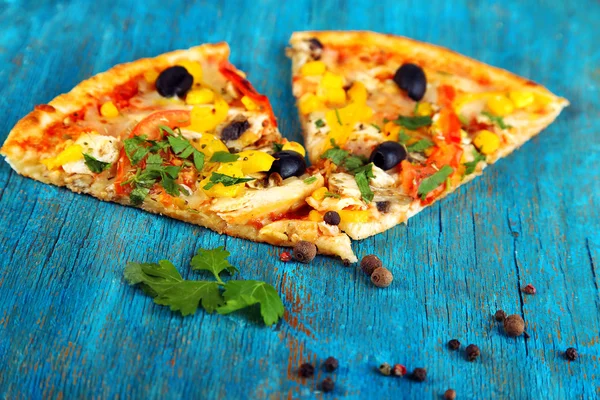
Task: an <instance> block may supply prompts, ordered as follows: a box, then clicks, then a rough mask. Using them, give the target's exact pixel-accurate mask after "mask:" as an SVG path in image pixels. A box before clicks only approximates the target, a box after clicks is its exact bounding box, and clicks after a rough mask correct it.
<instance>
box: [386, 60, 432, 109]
mask: <svg viewBox="0 0 600 400" xmlns="http://www.w3.org/2000/svg"><path fill="white" fill-rule="evenodd" d="M394 82H395V83H396V84H397V85H398V87H399V88H400V89H402V90H404V91H406V93H407V94H408V97H410V98H411V99H413V100H415V101H420V100H421V99H422V98H423V96H424V95H425V90H426V89H427V78H426V77H425V72H423V69H422V68H421V67H419V66H418V65H415V64H410V63H407V64H403V65H402V66H401V67H400V68H398V70H397V71H396V73H395V74H394Z"/></svg>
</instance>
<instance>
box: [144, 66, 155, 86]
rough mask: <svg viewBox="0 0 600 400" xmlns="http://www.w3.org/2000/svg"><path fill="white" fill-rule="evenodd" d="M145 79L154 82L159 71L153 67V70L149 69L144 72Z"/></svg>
mask: <svg viewBox="0 0 600 400" xmlns="http://www.w3.org/2000/svg"><path fill="white" fill-rule="evenodd" d="M144 79H145V80H146V82H148V83H154V82H156V80H157V79H158V72H156V71H155V70H153V69H152V70H148V71H146V72H144Z"/></svg>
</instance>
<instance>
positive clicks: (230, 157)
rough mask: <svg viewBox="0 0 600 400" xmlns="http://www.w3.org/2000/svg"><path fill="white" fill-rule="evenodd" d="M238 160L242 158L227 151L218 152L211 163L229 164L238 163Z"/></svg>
mask: <svg viewBox="0 0 600 400" xmlns="http://www.w3.org/2000/svg"><path fill="white" fill-rule="evenodd" d="M238 158H240V156H238V155H237V154H231V153H228V152H226V151H217V152H215V153H214V154H213V155H212V157H211V158H210V162H222V163H227V162H233V161H236V160H237V159H238Z"/></svg>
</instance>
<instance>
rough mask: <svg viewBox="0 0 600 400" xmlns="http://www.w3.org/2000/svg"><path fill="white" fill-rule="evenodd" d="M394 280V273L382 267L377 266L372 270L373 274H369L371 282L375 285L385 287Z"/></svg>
mask: <svg viewBox="0 0 600 400" xmlns="http://www.w3.org/2000/svg"><path fill="white" fill-rule="evenodd" d="M393 280H394V275H392V273H391V272H390V271H389V270H388V269H387V268H384V267H379V268H377V269H376V270H375V271H373V275H371V282H373V284H374V285H375V286H377V287H380V288H386V287H388V286H390V285H391V284H392V281H393Z"/></svg>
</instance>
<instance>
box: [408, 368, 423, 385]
mask: <svg viewBox="0 0 600 400" xmlns="http://www.w3.org/2000/svg"><path fill="white" fill-rule="evenodd" d="M410 377H411V379H412V380H413V381H417V382H424V381H425V379H427V370H425V368H415V369H414V370H413V373H412V375H411V376H410Z"/></svg>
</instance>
